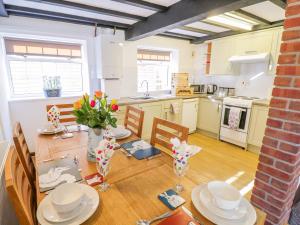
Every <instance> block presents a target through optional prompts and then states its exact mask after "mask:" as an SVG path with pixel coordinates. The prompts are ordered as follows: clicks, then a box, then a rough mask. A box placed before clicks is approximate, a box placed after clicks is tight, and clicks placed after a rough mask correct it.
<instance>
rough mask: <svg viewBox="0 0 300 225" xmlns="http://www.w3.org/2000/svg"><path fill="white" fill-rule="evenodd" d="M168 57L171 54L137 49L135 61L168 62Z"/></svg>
mask: <svg viewBox="0 0 300 225" xmlns="http://www.w3.org/2000/svg"><path fill="white" fill-rule="evenodd" d="M170 55H171V52H169V51H157V50H147V49H138V52H137V59H138V60H150V61H170V59H171V57H170Z"/></svg>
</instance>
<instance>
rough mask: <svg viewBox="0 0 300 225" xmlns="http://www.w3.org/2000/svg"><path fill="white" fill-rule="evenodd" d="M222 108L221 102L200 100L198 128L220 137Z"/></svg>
mask: <svg viewBox="0 0 300 225" xmlns="http://www.w3.org/2000/svg"><path fill="white" fill-rule="evenodd" d="M221 108H222V102H221V101H218V100H211V99H206V98H200V99H199V110H198V120H197V128H198V129H200V130H203V131H207V132H210V133H213V134H217V135H218V134H219V130H220V123H221V113H222V110H221Z"/></svg>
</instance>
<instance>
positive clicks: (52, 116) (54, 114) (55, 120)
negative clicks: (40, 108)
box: [47, 105, 60, 128]
mask: <svg viewBox="0 0 300 225" xmlns="http://www.w3.org/2000/svg"><path fill="white" fill-rule="evenodd" d="M47 115H48V120H49V121H50V123H51V124H52V125H53V126H54V127H56V128H57V127H58V126H59V117H60V111H59V108H58V107H57V106H55V105H54V106H52V107H51V108H50V109H49V111H48V112H47Z"/></svg>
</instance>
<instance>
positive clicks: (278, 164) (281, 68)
mask: <svg viewBox="0 0 300 225" xmlns="http://www.w3.org/2000/svg"><path fill="white" fill-rule="evenodd" d="M278 64H279V65H278V67H277V73H276V74H277V75H276V78H275V81H274V88H273V92H272V99H271V103H270V110H269V117H268V120H267V128H266V130H265V136H264V139H263V146H262V148H261V154H260V157H259V164H258V168H257V172H256V178H255V185H254V188H253V193H252V197H251V201H252V203H253V205H255V206H257V207H258V208H261V209H262V210H263V211H265V212H266V213H267V221H266V224H285V223H286V222H287V221H288V218H289V215H290V210H291V205H292V201H293V198H294V195H295V191H296V187H297V184H298V178H299V174H300V0H288V6H287V9H286V19H285V22H284V32H283V36H282V43H281V55H280V57H279V60H278Z"/></svg>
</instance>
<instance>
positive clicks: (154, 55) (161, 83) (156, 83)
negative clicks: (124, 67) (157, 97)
mask: <svg viewBox="0 0 300 225" xmlns="http://www.w3.org/2000/svg"><path fill="white" fill-rule="evenodd" d="M137 59H138V61H137V68H138V80H137V85H138V87H137V89H138V92H144V91H146V85H143V86H142V87H141V83H142V81H143V80H147V81H148V84H149V91H163V90H170V89H171V52H169V51H155V50H145V49H139V50H138V54H137Z"/></svg>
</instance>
